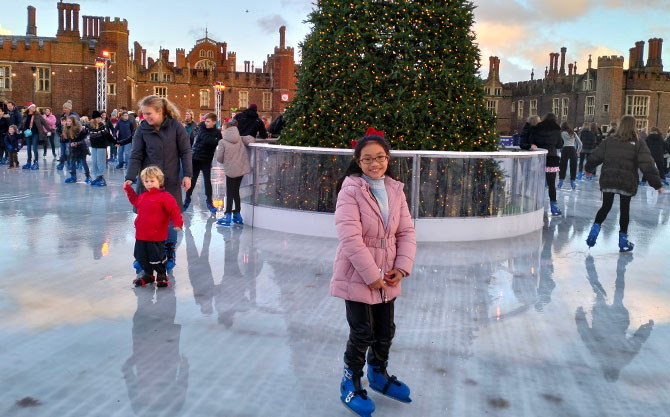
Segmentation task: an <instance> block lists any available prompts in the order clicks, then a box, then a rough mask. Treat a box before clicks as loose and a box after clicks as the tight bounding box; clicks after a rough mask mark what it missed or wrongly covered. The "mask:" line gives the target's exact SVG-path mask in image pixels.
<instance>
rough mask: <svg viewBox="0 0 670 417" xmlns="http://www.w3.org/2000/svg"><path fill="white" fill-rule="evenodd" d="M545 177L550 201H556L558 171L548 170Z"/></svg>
mask: <svg viewBox="0 0 670 417" xmlns="http://www.w3.org/2000/svg"><path fill="white" fill-rule="evenodd" d="M545 178H546V180H547V186H548V187H549V201H551V202H552V203H554V202H556V173H555V172H547V173H546V174H545Z"/></svg>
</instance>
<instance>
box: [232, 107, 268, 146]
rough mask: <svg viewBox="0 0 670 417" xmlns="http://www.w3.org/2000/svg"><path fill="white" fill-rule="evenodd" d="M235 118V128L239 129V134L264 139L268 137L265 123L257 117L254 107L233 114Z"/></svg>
mask: <svg viewBox="0 0 670 417" xmlns="http://www.w3.org/2000/svg"><path fill="white" fill-rule="evenodd" d="M235 120H237V128H238V129H239V131H240V136H247V135H250V136H253V137H260V138H261V139H265V138H267V137H268V132H267V130H265V123H263V121H262V120H261V119H260V118H259V117H258V112H257V111H256V110H254V109H246V110H245V111H243V112H242V113H240V114H237V115H235Z"/></svg>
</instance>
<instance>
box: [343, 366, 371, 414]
mask: <svg viewBox="0 0 670 417" xmlns="http://www.w3.org/2000/svg"><path fill="white" fill-rule="evenodd" d="M362 376H363V372H360V373H356V374H354V372H353V371H351V370H349V369H347V368H344V376H343V377H342V382H341V383H340V401H342V404H344V406H345V407H347V409H349V410H350V411H351V412H353V413H354V414H356V415H357V416H360V417H370V416H371V415H372V413H373V412H374V411H375V403H373V402H372V400H371V399H370V397H368V393H367V391H365V390H364V389H362V387H361V377H362Z"/></svg>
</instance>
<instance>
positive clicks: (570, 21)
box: [0, 0, 670, 82]
mask: <svg viewBox="0 0 670 417" xmlns="http://www.w3.org/2000/svg"><path fill="white" fill-rule="evenodd" d="M669 1H670V0H635V1H631V0H560V1H556V0H475V1H474V4H475V6H476V9H475V20H476V22H475V25H474V27H473V30H474V31H475V34H476V36H477V42H478V44H479V47H480V49H481V56H482V76H483V77H486V76H487V74H488V57H489V56H491V55H495V56H498V57H499V58H500V60H501V64H500V78H501V81H502V82H510V81H523V80H527V79H529V78H530V72H531V69H534V70H535V76H536V78H542V77H543V76H544V68H545V67H546V66H548V65H549V53H550V52H560V48H561V47H562V46H565V47H567V49H568V51H567V56H566V71H567V63H569V62H575V61H577V68H578V71H579V72H580V73H582V72H583V71H584V70H585V69H586V66H587V61H588V56H589V54H592V55H593V66H594V67H596V66H597V56H602V55H622V56H623V57H624V58H625V60H626V61H625V63H624V65H625V67H626V68H627V66H628V49H629V48H631V47H633V46H634V44H635V42H636V41H640V40H643V41H645V42H646V41H648V40H649V39H650V38H656V37H660V38H664V39H666V40H668V41H670V19H669V18H670V11H667V3H668V2H669ZM72 2H74V1H72ZM312 3H313V0H254V1H246V2H241V1H239V0H218V1H217V0H214V1H212V0H208V1H202V0H190V1H173V0H162V1H144V2H141V1H140V2H138V1H128V0H81V1H79V4H80V5H81V10H80V16H83V15H90V16H110V17H120V18H125V19H127V20H128V26H129V29H130V42H129V45H130V47H131V48H132V44H133V42H134V41H139V42H140V44H142V46H143V47H144V48H145V49H146V50H147V54H148V55H149V56H151V57H154V58H156V57H157V56H158V50H159V48H160V47H163V48H167V49H169V50H170V57H171V59H174V56H175V49H176V48H184V49H186V51H187V53H188V51H190V50H191V48H192V47H193V46H194V44H195V41H196V40H197V39H200V38H203V37H204V34H205V27H207V29H208V32H209V37H210V38H211V39H214V40H217V41H221V42H227V43H228V50H229V51H234V52H236V53H237V63H238V69H240V70H241V69H242V68H243V65H244V64H243V62H244V61H253V62H254V64H255V67H259V66H261V65H262V63H263V61H265V60H266V58H267V55H269V54H271V53H272V52H273V51H274V47H275V46H278V44H279V27H280V26H282V25H284V26H286V28H287V29H286V44H287V46H292V47H295V48H296V60H299V59H300V57H299V54H298V44H299V43H300V42H301V41H302V40H303V39H304V38H305V36H306V35H307V34H308V33H309V31H310V26H309V24H307V23H305V20H306V19H307V16H308V14H309V12H310V10H312V8H313V6H312ZM56 4H57V1H56V0H31V1H26V0H19V1H12V2H11V6H4V7H3V12H2V14H0V35H2V34H15V35H24V34H25V31H26V24H27V11H26V7H27V6H28V5H33V6H35V7H36V8H37V34H38V35H39V36H50V37H52V36H55V35H56V30H57V21H58V18H57V16H58V15H57V6H56ZM664 6H665V7H666V10H665V11H663V10H662V9H663V7H664ZM80 25H81V22H80ZM647 50H648V49H647V46H646V45H645V61H646V58H647ZM666 51H668V52H666ZM662 58H663V62H664V63H665V67H666V68H670V43H669V44H668V45H665V48H664V51H663V56H662Z"/></svg>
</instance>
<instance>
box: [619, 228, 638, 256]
mask: <svg viewBox="0 0 670 417" xmlns="http://www.w3.org/2000/svg"><path fill="white" fill-rule="evenodd" d="M634 247H635V245H633V243H632V242H631V241H629V240H628V235H627V234H626V233H621V232H619V252H630V251H632V250H633V248H634Z"/></svg>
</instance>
